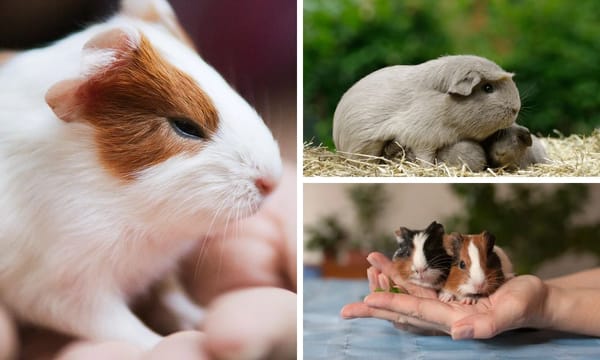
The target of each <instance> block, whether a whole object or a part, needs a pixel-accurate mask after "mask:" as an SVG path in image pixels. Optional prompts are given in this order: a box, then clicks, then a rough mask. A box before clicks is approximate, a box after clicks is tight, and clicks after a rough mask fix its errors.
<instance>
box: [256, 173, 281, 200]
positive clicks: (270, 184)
mask: <svg viewBox="0 0 600 360" xmlns="http://www.w3.org/2000/svg"><path fill="white" fill-rule="evenodd" d="M254 185H256V188H257V189H258V191H259V192H260V193H261V194H262V195H264V196H266V195H269V194H270V193H272V192H273V190H274V189H275V186H277V181H275V180H273V179H270V178H266V177H260V178H258V179H256V180H254Z"/></svg>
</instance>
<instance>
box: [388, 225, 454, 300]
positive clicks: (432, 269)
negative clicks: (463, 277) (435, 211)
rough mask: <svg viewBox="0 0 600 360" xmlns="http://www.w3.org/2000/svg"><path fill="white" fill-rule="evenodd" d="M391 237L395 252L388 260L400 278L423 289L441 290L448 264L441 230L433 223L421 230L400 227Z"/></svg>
mask: <svg viewBox="0 0 600 360" xmlns="http://www.w3.org/2000/svg"><path fill="white" fill-rule="evenodd" d="M395 235H396V240H397V241H398V250H396V252H395V253H394V256H393V257H392V260H393V261H394V266H395V268H396V269H397V270H398V273H399V274H400V275H401V276H402V278H403V279H404V280H406V281H410V282H412V283H413V284H416V285H420V286H423V287H428V288H433V289H439V288H441V287H442V285H443V284H444V282H445V281H446V278H447V277H448V272H449V271H450V264H451V263H452V258H451V257H450V256H449V255H448V254H447V252H446V250H445V248H444V226H443V225H441V224H439V223H437V222H435V221H434V222H432V223H431V224H429V226H428V227H427V228H426V229H424V230H410V229H407V228H405V227H400V229H398V230H396V231H395Z"/></svg>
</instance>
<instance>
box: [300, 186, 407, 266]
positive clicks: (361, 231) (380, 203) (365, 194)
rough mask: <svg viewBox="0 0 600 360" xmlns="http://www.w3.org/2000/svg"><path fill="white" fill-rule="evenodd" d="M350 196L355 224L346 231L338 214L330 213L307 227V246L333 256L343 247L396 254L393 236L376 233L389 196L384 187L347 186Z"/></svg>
mask: <svg viewBox="0 0 600 360" xmlns="http://www.w3.org/2000/svg"><path fill="white" fill-rule="evenodd" d="M347 195H348V197H349V198H350V200H351V201H352V205H353V208H354V213H355V216H356V220H357V223H356V226H353V227H351V228H350V229H349V230H346V229H345V228H344V227H343V226H342V225H341V224H340V223H339V220H338V219H337V217H336V216H335V215H328V216H326V217H324V218H323V219H321V220H320V221H319V222H317V223H316V224H315V225H311V226H308V227H307V228H306V234H307V238H308V242H307V244H306V247H307V249H312V250H318V249H321V250H323V252H324V253H326V254H330V255H336V254H337V253H339V252H340V251H341V250H343V249H344V248H359V249H362V250H365V251H371V250H377V251H380V252H384V253H389V254H393V252H394V250H395V249H396V241H395V240H394V238H393V237H392V236H391V235H389V234H381V233H378V232H377V219H379V218H380V217H381V213H382V212H383V211H384V210H385V208H386V206H387V202H388V199H389V198H388V194H387V193H386V191H385V188H384V186H383V185H382V184H357V185H354V186H351V187H350V188H348V191H347Z"/></svg>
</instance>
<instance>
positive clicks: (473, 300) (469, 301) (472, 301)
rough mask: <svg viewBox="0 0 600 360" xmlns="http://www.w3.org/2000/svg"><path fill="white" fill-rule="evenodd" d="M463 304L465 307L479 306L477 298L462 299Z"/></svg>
mask: <svg viewBox="0 0 600 360" xmlns="http://www.w3.org/2000/svg"><path fill="white" fill-rule="evenodd" d="M460 303H461V304H463V305H475V304H477V298H474V297H465V298H464V299H462V300H461V301H460Z"/></svg>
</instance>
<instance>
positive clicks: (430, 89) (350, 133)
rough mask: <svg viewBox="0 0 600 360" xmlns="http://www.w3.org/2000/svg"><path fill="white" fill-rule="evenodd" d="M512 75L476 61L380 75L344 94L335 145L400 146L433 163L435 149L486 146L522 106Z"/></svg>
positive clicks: (353, 148) (461, 58) (465, 58)
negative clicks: (470, 142) (464, 143)
mask: <svg viewBox="0 0 600 360" xmlns="http://www.w3.org/2000/svg"><path fill="white" fill-rule="evenodd" d="M512 77H513V74H511V73H508V72H506V71H504V70H502V68H500V66H498V65H497V64H495V63H494V62H492V61H490V60H488V59H485V58H482V57H478V56H472V55H456V56H444V57H441V58H438V59H435V60H430V61H427V62H425V63H422V64H419V65H412V66H410V65H397V66H390V67H386V68H383V69H380V70H377V71H375V72H373V73H371V74H369V75H367V76H366V77H364V78H362V79H361V80H359V81H358V82H357V83H356V84H354V85H353V86H352V87H351V88H350V89H349V90H348V91H346V93H345V94H344V95H343V96H342V99H341V100H340V102H339V103H338V106H337V108H336V110H335V114H334V117H333V140H334V142H335V145H336V147H337V149H338V150H339V151H344V152H349V153H360V154H367V155H374V156H381V155H382V151H383V147H384V145H385V144H388V143H389V141H391V140H395V141H397V142H398V143H400V144H403V145H406V146H407V147H408V148H410V149H411V150H412V151H413V152H414V155H415V157H416V158H418V159H421V160H424V161H427V162H430V163H432V162H433V161H434V159H435V155H436V150H437V149H440V148H443V147H444V146H447V145H451V144H455V143H457V142H458V141H460V140H463V139H472V140H475V141H482V140H484V139H485V138H487V137H488V136H490V135H491V134H493V133H494V132H495V131H497V130H499V129H503V128H507V127H509V126H510V125H512V124H513V123H514V122H515V119H516V118H517V114H518V112H519V110H520V108H521V100H520V98H519V91H518V89H517V87H516V85H515V83H514V82H513V80H512Z"/></svg>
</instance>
